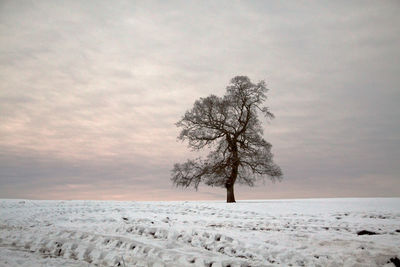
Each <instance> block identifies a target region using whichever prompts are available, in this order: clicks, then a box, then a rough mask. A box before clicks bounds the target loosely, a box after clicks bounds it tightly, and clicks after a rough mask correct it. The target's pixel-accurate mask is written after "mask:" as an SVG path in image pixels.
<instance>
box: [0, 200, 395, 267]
mask: <svg viewBox="0 0 400 267" xmlns="http://www.w3.org/2000/svg"><path fill="white" fill-rule="evenodd" d="M361 230H368V231H372V232H376V233H377V234H376V235H358V234H357V232H359V231H361ZM395 257H397V258H400V198H337V199H293V200H262V201H239V202H237V203H233V204H227V203H223V202H210V201H199V202H132V201H131V202H115V201H50V200H49V201H47V200H46V201H45V200H41V201H39V200H10V199H0V266H29V267H31V266H85V267H87V266H212V267H215V266H220V267H222V266H225V267H227V266H232V267H233V266H394V264H393V263H392V262H391V261H390V260H391V259H393V258H395Z"/></svg>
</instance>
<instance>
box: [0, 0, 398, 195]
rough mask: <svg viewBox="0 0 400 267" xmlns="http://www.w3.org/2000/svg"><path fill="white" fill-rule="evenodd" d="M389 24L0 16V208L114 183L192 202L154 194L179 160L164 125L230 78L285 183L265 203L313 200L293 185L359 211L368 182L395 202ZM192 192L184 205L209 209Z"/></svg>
mask: <svg viewBox="0 0 400 267" xmlns="http://www.w3.org/2000/svg"><path fill="white" fill-rule="evenodd" d="M399 9H400V6H399V4H398V3H397V2H395V1H385V2H380V3H377V2H374V1H362V2H358V1H354V2H346V1H339V2H331V1H322V2H320V1H318V2H309V3H300V2H299V3H297V2H296V3H280V2H276V3H271V2H264V1H254V2H251V3H249V2H240V1H219V2H212V1H206V2H187V1H168V2H164V1H146V2H139V1H137V2H136V1H114V2H108V1H97V2H96V4H94V3H91V2H84V1H68V2H62V3H61V2H52V1H40V2H29V1H22V2H15V1H2V2H1V6H0V49H1V51H2V53H1V55H0V88H1V89H0V150H1V151H2V153H1V159H0V164H1V166H2V168H1V170H0V187H1V188H3V191H1V192H0V197H2V196H7V197H10V196H13V195H14V196H17V192H19V193H18V197H21V196H22V197H23V196H24V194H26V195H27V194H29V196H31V197H34V196H35V194H37V192H38V191H35V192H36V193H32V192H33V191H34V190H33V188H37V187H39V186H40V187H43V188H46V187H48V188H50V187H56V186H60V185H62V184H63V183H64V184H66V183H67V181H68V179H72V180H74V182H75V183H76V184H90V183H94V182H95V181H96V179H97V183H98V185H99V187H100V188H103V189H104V190H105V189H106V188H107V186H105V185H106V184H107V185H109V182H110V181H112V180H113V179H116V180H118V179H119V180H120V181H121V183H126V184H128V183H131V184H132V186H134V185H135V184H136V185H137V186H138V187H139V186H140V188H141V189H142V191H143V192H147V193H148V194H149V195H152V196H155V195H156V194H157V193H159V195H160V196H164V197H166V198H167V197H168V195H170V196H172V195H173V196H175V197H176V198H180V199H182V198H184V197H188V198H192V194H193V192H192V191H189V192H188V193H185V192H181V191H174V190H175V189H172V188H171V187H169V168H170V167H171V166H172V164H173V163H174V162H176V161H180V160H183V159H185V158H186V157H191V156H193V155H192V153H191V152H189V151H187V149H186V146H185V145H183V144H181V143H177V142H176V135H177V133H178V130H177V129H176V128H175V126H174V123H175V122H176V121H177V120H179V118H180V116H181V115H182V114H183V113H184V112H185V110H186V109H188V108H190V106H191V105H192V104H193V101H194V100H195V99H197V98H198V97H202V96H207V95H209V94H211V93H213V94H217V95H222V94H223V93H224V90H225V86H226V85H227V82H228V81H229V79H230V78H232V77H233V76H234V75H238V74H240V75H248V76H250V78H251V79H252V80H260V79H266V81H267V83H268V84H269V87H270V88H271V91H270V98H269V102H268V103H267V104H268V105H269V106H270V107H271V110H272V112H273V113H275V115H276V119H275V120H274V121H272V122H271V123H268V124H266V125H265V135H266V137H267V139H268V140H269V141H270V142H271V143H272V144H273V146H274V147H273V152H274V154H275V155H276V161H277V162H278V163H280V164H281V165H282V168H283V170H284V173H285V180H284V181H283V182H282V183H281V184H275V185H268V186H267V188H268V190H267V192H269V193H271V194H272V195H273V196H279V192H280V193H281V195H282V196H285V197H288V196H292V197H296V196H300V195H301V196H305V195H307V196H313V195H318V190H316V186H313V185H311V184H310V183H307V182H305V183H304V184H303V185H302V183H301V181H309V180H310V179H311V178H310V177H313V178H312V179H315V181H317V178H316V177H318V179H320V180H318V182H315V183H316V184H317V185H318V186H320V187H323V186H328V187H329V186H330V185H332V184H333V182H332V179H333V177H335V179H337V180H338V181H339V182H338V183H339V184H340V181H341V182H344V181H347V180H352V181H355V182H354V183H351V184H350V185H349V188H353V189H354V190H355V193H354V194H355V195H357V194H358V195H362V194H363V192H369V194H371V195H373V193H374V191H373V188H374V187H376V186H375V185H370V186H369V187H367V188H364V187H358V188H357V183H359V184H363V183H370V180H371V179H373V178H372V177H376V179H381V180H382V181H383V182H382V184H383V185H385V186H386V188H387V192H388V194H387V195H399V193H398V192H397V191H393V190H391V188H392V187H396V186H399V185H400V184H399V183H400V179H397V180H396V177H399V175H400V170H399V167H398V164H397V162H396V160H397V159H398V158H399V157H400V155H399V152H398V151H400V137H399V136H400V121H399V118H400V116H399V114H400V110H399V107H398V102H399V101H400V94H399V90H398V87H399V85H400V76H399V75H398V73H399V72H400V65H399V64H398V62H400V53H399V52H398V47H400V37H399V36H400V30H399V27H394V25H400V19H399V17H398V11H399ZM80 161H82V162H84V163H82V165H79V164H78V165H77V166H78V167H76V165H74V164H76V163H77V162H78V163H79V162H80ZM141 166H144V167H143V168H141ZM51 177H58V178H57V179H52V178H51ZM110 177H113V178H110ZM132 177H133V178H132ZM134 177H136V178H134ZM307 179H308V180H307ZM160 181H162V182H160ZM312 181H314V180H312ZM24 182H25V185H24ZM101 184H102V185H101ZM153 184H159V185H160V186H158V187H157V188H152V185H153ZM30 185H31V187H29V186H30ZM111 186H112V185H111ZM283 186H287V187H288V188H289V189H290V190H292V191H290V190H289V189H288V190H285V189H284V188H283ZM117 187H118V190H122V191H124V190H123V187H120V186H117V185H115V188H116V190H117ZM162 187H163V188H165V189H164V190H163V189H162ZM4 188H7V189H4ZM30 188H31V189H32V192H31V193H29V190H30ZM273 188H276V189H277V190H278V191H277V192H274V191H273V190H274V189H273ZM296 188H297V189H298V192H301V193H298V194H297V195H296V190H295V189H296ZM307 188H308V189H309V191H308V192H309V193H308V194H307ZM332 188H336V189H334V190H336V191H335V192H336V193H339V192H340V186H336V187H334V186H333V185H332ZM264 189H265V187H260V188H259V189H251V190H249V189H240V190H241V191H240V192H243V193H244V196H248V197H249V198H251V197H252V196H257V197H260V196H263V193H262V192H263V190H264ZM35 190H36V189H35ZM68 190H70V192H71V194H73V197H79V194H83V192H84V190H81V189H79V190H81V191H79V190H78V189H77V188H70V189H67V188H66V189H65V192H67V191H68ZM73 190H76V191H73ZM87 190H88V189H87ZM87 190H86V191H87ZM132 190H133V189H132ZM157 190H159V191H157ZM204 190H205V191H202V192H200V193H197V194H198V196H199V197H203V198H211V197H215V198H217V197H218V196H220V191H218V190H217V191H212V190H213V189H204ZM207 190H211V191H207ZM271 190H272V191H271ZM357 190H358V191H357ZM377 190H378V189H377ZM379 190H380V191H379V192H380V193H379V194H381V192H383V191H384V189H379ZM86 191H85V192H86ZM264 191H265V190H264ZM10 192H13V193H10ZM57 192H59V193H60V192H62V190H61V189H57ZM72 192H74V193H72ZM156 192H157V193H156ZM178 192H179V193H178ZM210 192H211V193H210ZM252 192H253V193H252ZM335 192H332V193H329V192H327V191H325V193H326V194H328V193H329V194H331V195H334V193H335ZM85 194H86V193H85ZM213 194H214V195H213ZM290 194H292V195H290ZM122 195H123V196H120V197H128V193H127V192H126V193H124V194H122ZM178 195H179V197H178ZM82 196H83V195H82ZM90 196H91V195H90V194H87V195H85V197H90ZM109 196H111V195H109ZM194 196H196V194H194ZM222 196H223V194H222ZM51 197H56V195H54V194H53V195H51ZM265 197H268V195H266V196H265Z"/></svg>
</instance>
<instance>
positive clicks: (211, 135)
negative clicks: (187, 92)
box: [171, 76, 282, 202]
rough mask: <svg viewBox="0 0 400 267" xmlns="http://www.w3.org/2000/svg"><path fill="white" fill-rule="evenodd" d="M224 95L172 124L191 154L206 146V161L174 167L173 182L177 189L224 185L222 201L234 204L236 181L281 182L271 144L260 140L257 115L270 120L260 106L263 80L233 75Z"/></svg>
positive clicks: (203, 100)
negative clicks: (255, 82)
mask: <svg viewBox="0 0 400 267" xmlns="http://www.w3.org/2000/svg"><path fill="white" fill-rule="evenodd" d="M226 89H227V92H226V94H225V95H224V96H223V97H218V96H215V95H210V96H208V97H206V98H200V99H199V100H197V101H196V102H195V103H194V106H193V108H192V109H191V110H189V111H187V112H186V113H185V115H184V116H183V118H182V119H181V120H180V121H179V122H177V123H176V125H177V126H178V127H180V128H182V130H181V132H180V135H179V137H178V138H179V139H180V140H182V141H184V140H187V141H188V142H189V147H190V148H192V149H193V150H200V149H203V148H206V147H208V148H210V150H211V151H210V153H209V154H208V156H207V157H206V158H205V159H202V158H197V159H194V160H188V161H187V162H185V163H183V164H179V163H176V164H175V165H174V168H173V170H172V178H171V180H172V182H173V183H174V184H175V185H176V186H182V187H191V186H193V187H194V188H196V189H197V188H198V186H199V184H200V183H201V182H202V183H205V184H206V185H210V186H219V187H225V188H226V190H227V202H235V196H234V184H235V182H238V183H241V184H247V185H249V186H254V184H255V182H256V181H257V180H259V179H260V178H264V177H266V176H267V177H269V178H270V179H272V180H275V179H279V180H280V179H281V178H282V171H281V169H280V168H279V166H277V165H276V164H275V163H274V162H273V160H272V158H273V155H272V153H271V144H270V143H268V142H267V141H265V140H264V139H263V137H262V135H263V130H262V127H261V122H260V120H259V119H258V113H262V114H263V115H264V116H265V117H266V118H267V119H272V118H274V115H273V114H272V113H271V112H270V111H269V109H268V108H267V107H265V106H263V103H264V101H265V100H266V98H267V97H266V93H267V91H268V89H267V88H266V85H265V82H264V81H260V82H259V83H257V84H253V83H252V82H251V81H250V79H249V78H248V77H246V76H236V77H234V78H233V79H232V80H231V83H230V84H229V85H228V86H227V88H226Z"/></svg>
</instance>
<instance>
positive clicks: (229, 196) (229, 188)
mask: <svg viewBox="0 0 400 267" xmlns="http://www.w3.org/2000/svg"><path fill="white" fill-rule="evenodd" d="M226 202H227V203H233V202H236V201H235V193H234V191H233V184H227V185H226Z"/></svg>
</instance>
